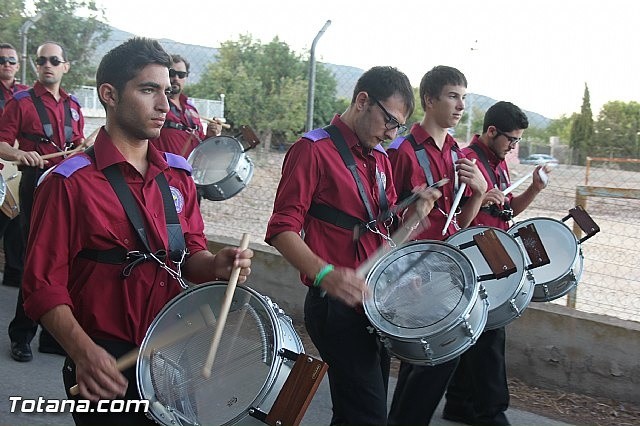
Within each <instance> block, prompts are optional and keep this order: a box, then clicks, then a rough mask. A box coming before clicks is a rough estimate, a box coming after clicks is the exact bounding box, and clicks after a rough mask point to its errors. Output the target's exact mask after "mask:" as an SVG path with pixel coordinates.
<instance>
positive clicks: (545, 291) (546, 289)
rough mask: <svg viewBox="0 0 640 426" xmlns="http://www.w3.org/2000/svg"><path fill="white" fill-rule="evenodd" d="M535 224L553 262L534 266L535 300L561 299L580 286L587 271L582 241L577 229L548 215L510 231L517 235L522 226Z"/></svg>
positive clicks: (515, 225)
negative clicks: (581, 245) (575, 233)
mask: <svg viewBox="0 0 640 426" xmlns="http://www.w3.org/2000/svg"><path fill="white" fill-rule="evenodd" d="M530 224H533V225H534V226H535V228H536V231H537V232H538V235H539V236H540V240H541V241H542V244H543V246H544V249H545V251H546V252H547V255H548V256H549V260H550V263H549V264H547V265H544V266H540V267H538V268H533V269H531V274H532V275H533V278H534V280H535V287H534V291H533V297H532V299H531V300H532V301H533V302H550V301H552V300H555V299H558V298H560V297H562V296H564V295H565V294H567V293H568V292H569V291H571V290H572V289H573V288H575V287H576V286H577V285H578V282H579V281H580V278H581V277H582V271H583V266H584V265H583V255H582V250H581V247H580V243H579V241H578V239H577V238H576V236H575V235H574V233H573V231H571V229H569V227H568V226H567V225H565V224H564V223H563V222H561V221H559V220H555V219H551V218H547V217H536V218H531V219H527V220H525V221H522V222H518V223H516V224H514V225H513V226H512V227H511V228H509V230H508V231H507V232H508V233H509V234H510V235H514V236H515V235H516V233H517V232H518V229H520V228H523V227H525V226H528V225H530Z"/></svg>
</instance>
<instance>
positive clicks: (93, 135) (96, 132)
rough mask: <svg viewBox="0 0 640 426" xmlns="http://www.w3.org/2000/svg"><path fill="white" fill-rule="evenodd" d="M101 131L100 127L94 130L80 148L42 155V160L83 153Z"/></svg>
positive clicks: (18, 164) (15, 162)
mask: <svg viewBox="0 0 640 426" xmlns="http://www.w3.org/2000/svg"><path fill="white" fill-rule="evenodd" d="M99 130H100V127H98V128H97V129H96V130H94V131H93V132H92V133H91V134H90V135H89V136H88V137H86V138H84V139H83V140H82V142H81V143H80V144H79V145H78V146H76V147H75V148H73V149H70V150H69V151H59V152H52V153H51V154H44V155H41V156H40V158H42V159H43V160H48V159H50V158H56V157H62V156H64V155H67V156H69V157H70V156H72V155H73V154H76V153H78V152H80V151H83V150H84V149H85V148H86V146H87V144H88V143H89V141H93V140H95V136H96V135H97V134H98V131H99ZM13 164H15V165H16V166H20V165H22V163H21V162H20V161H14V162H13Z"/></svg>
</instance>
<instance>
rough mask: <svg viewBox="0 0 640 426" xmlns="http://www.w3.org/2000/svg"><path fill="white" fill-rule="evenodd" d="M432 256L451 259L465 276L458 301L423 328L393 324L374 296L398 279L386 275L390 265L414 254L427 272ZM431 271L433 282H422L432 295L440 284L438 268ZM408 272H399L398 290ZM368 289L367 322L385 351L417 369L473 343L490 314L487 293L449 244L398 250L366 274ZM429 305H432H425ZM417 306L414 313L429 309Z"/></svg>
mask: <svg viewBox="0 0 640 426" xmlns="http://www.w3.org/2000/svg"><path fill="white" fill-rule="evenodd" d="M434 254H436V256H437V257H438V258H439V259H441V258H444V259H446V258H449V260H448V262H451V265H458V266H456V267H455V268H457V269H459V271H460V272H461V274H462V277H464V278H462V281H464V288H463V289H462V290H461V291H460V295H459V298H458V299H456V300H455V301H454V302H452V303H454V304H455V306H454V307H453V308H452V309H450V310H448V311H447V312H446V314H443V315H442V317H440V316H438V317H437V318H435V317H434V319H433V320H429V319H426V320H425V321H423V322H424V325H422V326H407V325H403V324H400V323H401V322H402V321H396V322H395V323H394V322H392V320H390V319H388V315H387V314H386V313H385V310H387V309H388V308H389V307H388V306H383V305H384V303H380V300H381V299H382V298H383V297H385V296H384V295H378V287H381V288H382V289H383V290H382V292H383V291H385V290H386V289H385V288H384V287H385V285H386V284H388V283H389V282H391V281H393V280H394V279H395V278H396V277H395V272H389V271H390V270H392V269H393V268H394V267H395V265H394V263H403V262H406V261H407V259H411V258H412V257H415V256H416V255H417V256H418V257H419V258H420V259H421V260H420V262H422V266H421V268H424V269H427V270H429V269H431V268H430V264H429V261H428V260H429V259H430V258H431V256H432V255H434ZM424 260H427V262H424ZM411 262H414V260H411ZM433 269H434V278H433V279H431V278H429V279H427V280H426V282H429V283H430V284H428V286H429V287H431V288H432V289H433V290H432V291H433V292H435V293H439V292H440V293H442V290H440V287H441V284H440V282H439V278H438V277H437V274H438V272H437V268H433ZM410 274H411V272H410V271H402V272H401V275H402V278H401V279H400V280H399V281H398V282H397V283H394V285H395V286H396V287H397V288H402V287H403V286H406V284H405V283H404V282H403V280H406V279H407V276H409V275H410ZM428 274H431V272H428ZM385 283H386V284H385ZM431 283H432V284H431ZM367 285H368V286H369V289H370V291H371V293H372V297H371V298H368V299H366V300H365V303H364V308H365V313H366V315H367V317H368V319H369V321H370V322H371V324H372V325H373V327H374V328H375V329H376V332H377V334H378V335H379V336H380V339H381V340H382V341H383V342H384V344H385V345H386V347H387V348H388V349H389V351H390V352H391V353H392V354H393V355H395V356H397V357H398V358H400V359H402V360H405V361H407V362H411V363H414V364H420V365H437V364H441V363H444V362H447V361H449V360H451V359H453V358H455V357H456V356H458V355H460V354H461V353H463V352H464V351H466V350H467V349H468V348H469V347H470V346H471V345H473V344H474V343H475V342H476V341H477V339H478V337H479V336H480V334H481V333H482V331H483V330H484V327H485V324H486V321H487V314H488V301H487V300H486V293H485V291H484V288H483V287H482V286H480V285H479V283H478V282H477V274H476V272H475V269H474V267H473V265H472V264H471V262H470V261H469V259H468V258H467V257H466V256H465V254H464V253H463V252H462V251H461V250H458V249H457V248H456V247H454V246H452V245H450V244H446V243H444V242H440V241H414V242H412V243H408V244H405V245H402V246H399V247H397V248H396V249H394V250H392V251H391V252H389V253H387V254H386V255H385V256H384V257H383V258H381V259H380V260H379V261H378V262H376V264H375V265H374V266H373V268H372V269H371V271H370V272H369V274H368V275H367ZM387 287H388V288H389V287H391V286H387ZM430 291H431V290H430ZM445 292H446V290H445ZM456 297H457V296H456ZM406 299H409V298H406ZM423 299H424V298H423ZM454 299H455V297H454ZM414 302H415V301H413V300H411V301H407V304H409V303H413V304H415V303H414ZM423 302H425V300H423ZM418 303H420V301H418ZM428 303H430V302H428V301H427V304H428ZM436 303H438V302H436ZM416 307H417V308H418V309H415V310H416V311H419V312H425V311H428V310H430V309H429V308H428V307H425V306H423V307H422V308H420V307H419V306H416ZM406 309H411V308H406ZM445 309H449V307H448V306H447V307H445ZM433 311H442V308H441V307H439V308H438V309H434V310H433ZM442 312H444V311H442ZM418 315H420V314H418ZM424 315H427V314H424ZM428 315H431V314H428ZM438 315H439V313H438ZM421 321H422V319H421Z"/></svg>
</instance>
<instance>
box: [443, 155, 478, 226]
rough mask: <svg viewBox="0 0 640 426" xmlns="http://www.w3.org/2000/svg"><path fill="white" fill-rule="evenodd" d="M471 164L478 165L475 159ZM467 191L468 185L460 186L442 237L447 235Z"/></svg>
mask: <svg viewBox="0 0 640 426" xmlns="http://www.w3.org/2000/svg"><path fill="white" fill-rule="evenodd" d="M471 162H472V163H473V164H476V159H475V158H474V159H473V160H471ZM465 189H467V184H466V183H464V182H463V183H462V184H461V185H460V188H458V193H457V194H456V197H455V198H454V199H453V204H452V205H451V210H450V211H449V215H448V216H447V221H446V222H445V224H444V228H442V235H445V234H446V233H447V229H448V228H449V224H450V223H451V219H453V215H454V214H455V212H456V209H457V208H458V204H460V200H461V199H462V194H464V190H465Z"/></svg>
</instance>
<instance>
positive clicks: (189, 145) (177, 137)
mask: <svg viewBox="0 0 640 426" xmlns="http://www.w3.org/2000/svg"><path fill="white" fill-rule="evenodd" d="M179 102H180V106H181V108H182V111H180V110H178V109H177V108H176V107H175V105H173V103H172V102H171V101H169V106H170V107H171V109H170V110H169V112H168V113H167V119H166V121H167V122H172V123H178V124H180V125H182V126H184V127H185V128H188V129H193V130H191V131H188V130H181V129H174V128H171V127H163V128H162V130H161V131H160V137H158V138H156V139H151V140H150V141H151V142H152V143H153V144H155V146H156V148H158V149H159V150H160V151H165V152H172V153H174V154H177V155H181V156H183V157H184V158H187V157H189V154H191V151H193V150H194V149H195V147H197V146H198V144H199V143H200V142H201V141H203V140H204V138H205V135H204V132H203V130H202V123H201V122H200V114H198V110H197V109H196V107H195V106H194V105H193V104H192V103H191V101H190V100H189V99H188V98H187V97H186V96H185V95H183V94H180V96H179ZM165 126H166V122H165Z"/></svg>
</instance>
